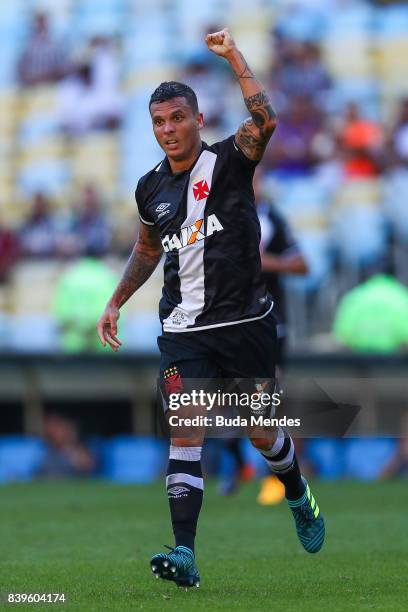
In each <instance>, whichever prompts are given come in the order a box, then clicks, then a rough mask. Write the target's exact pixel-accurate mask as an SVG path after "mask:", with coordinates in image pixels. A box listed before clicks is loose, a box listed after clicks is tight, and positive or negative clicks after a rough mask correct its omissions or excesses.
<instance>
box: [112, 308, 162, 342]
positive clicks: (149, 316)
mask: <svg viewBox="0 0 408 612" xmlns="http://www.w3.org/2000/svg"><path fill="white" fill-rule="evenodd" d="M160 334H161V325H160V321H159V317H158V315H157V313H156V312H155V307H154V305H153V304H152V308H151V312H145V313H139V314H137V315H133V316H126V318H125V319H124V321H123V325H122V327H121V338H122V340H123V343H124V344H123V348H124V349H125V350H129V351H137V352H144V353H157V352H158V347H157V336H159V335H160Z"/></svg>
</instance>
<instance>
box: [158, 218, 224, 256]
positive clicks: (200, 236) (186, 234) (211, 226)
mask: <svg viewBox="0 0 408 612" xmlns="http://www.w3.org/2000/svg"><path fill="white" fill-rule="evenodd" d="M223 229H224V228H223V226H222V225H221V223H220V221H219V220H218V219H217V216H216V215H214V214H213V215H209V216H208V218H207V219H197V221H195V222H194V223H193V224H192V225H188V226H187V227H183V228H182V229H181V230H180V232H179V233H178V234H173V235H172V236H169V235H167V236H165V237H164V238H163V239H162V245H163V249H164V250H165V251H166V253H167V252H168V251H173V250H177V251H179V250H180V249H183V248H184V247H186V246H188V245H190V244H194V243H195V242H198V241H199V240H204V238H207V236H211V235H212V234H214V233H215V232H220V231H221V230H223Z"/></svg>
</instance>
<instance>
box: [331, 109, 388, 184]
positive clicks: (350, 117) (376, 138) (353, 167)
mask: <svg viewBox="0 0 408 612" xmlns="http://www.w3.org/2000/svg"><path fill="white" fill-rule="evenodd" d="M337 137H338V144H339V147H340V154H341V156H342V158H343V164H344V171H345V173H346V176H347V177H349V178H375V177H377V176H378V175H379V174H380V173H381V170H382V164H383V130H382V127H381V125H380V124H379V123H378V122H377V121H373V120H371V119H368V118H367V117H364V116H362V115H361V112H360V109H359V107H358V105H357V104H356V103H355V102H350V103H349V104H348V105H347V107H346V110H345V113H344V118H343V120H342V121H341V122H340V125H339V126H338V130H337Z"/></svg>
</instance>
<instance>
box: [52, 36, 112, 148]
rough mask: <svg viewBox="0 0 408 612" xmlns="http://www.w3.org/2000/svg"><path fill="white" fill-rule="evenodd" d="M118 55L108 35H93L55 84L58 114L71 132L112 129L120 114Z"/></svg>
mask: <svg viewBox="0 0 408 612" xmlns="http://www.w3.org/2000/svg"><path fill="white" fill-rule="evenodd" d="M123 102H124V101H123V97H122V95H121V93H120V90H119V70H118V59H117V57H116V54H115V52H114V49H113V47H112V46H111V44H110V42H109V40H108V39H106V38H103V37H99V36H98V37H94V38H93V39H92V40H91V43H90V46H89V47H88V48H87V49H86V50H85V51H83V52H82V53H81V54H80V57H79V58H78V60H77V62H76V63H75V65H74V66H73V67H72V69H71V72H70V74H69V75H68V76H67V78H65V79H64V80H63V81H62V82H61V84H60V88H59V102H58V115H59V117H60V123H61V127H62V129H63V130H64V131H65V132H66V133H67V134H69V135H71V136H79V135H81V134H84V133H87V132H89V131H91V130H115V129H117V128H118V127H119V126H120V123H121V120H122V114H123Z"/></svg>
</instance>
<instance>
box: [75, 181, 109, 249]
mask: <svg viewBox="0 0 408 612" xmlns="http://www.w3.org/2000/svg"><path fill="white" fill-rule="evenodd" d="M72 232H73V235H74V237H75V238H76V240H77V241H78V247H79V248H78V251H79V253H80V254H82V255H93V256H94V257H101V256H102V255H105V254H106V253H107V252H108V250H109V247H110V244H111V239H112V232H111V228H110V225H109V222H108V219H107V216H106V214H105V212H104V211H103V207H102V203H101V201H100V198H99V194H98V192H97V191H96V189H95V187H93V186H92V185H87V186H86V187H85V188H84V190H83V192H82V196H81V200H80V204H79V207H78V210H77V212H76V214H75V216H74V219H73V225H72Z"/></svg>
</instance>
